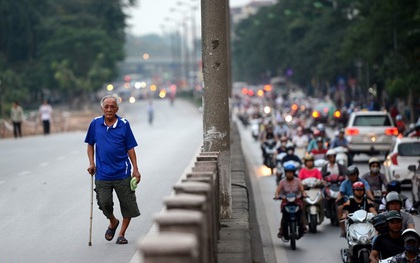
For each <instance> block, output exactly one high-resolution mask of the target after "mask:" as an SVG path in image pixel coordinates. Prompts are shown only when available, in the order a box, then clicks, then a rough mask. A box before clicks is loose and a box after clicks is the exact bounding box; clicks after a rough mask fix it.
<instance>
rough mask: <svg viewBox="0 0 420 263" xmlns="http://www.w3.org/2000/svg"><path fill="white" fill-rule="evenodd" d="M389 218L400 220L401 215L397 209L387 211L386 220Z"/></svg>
mask: <svg viewBox="0 0 420 263" xmlns="http://www.w3.org/2000/svg"><path fill="white" fill-rule="evenodd" d="M391 219H400V220H402V216H401V214H400V212H397V211H389V212H388V213H387V214H386V221H389V220H391Z"/></svg>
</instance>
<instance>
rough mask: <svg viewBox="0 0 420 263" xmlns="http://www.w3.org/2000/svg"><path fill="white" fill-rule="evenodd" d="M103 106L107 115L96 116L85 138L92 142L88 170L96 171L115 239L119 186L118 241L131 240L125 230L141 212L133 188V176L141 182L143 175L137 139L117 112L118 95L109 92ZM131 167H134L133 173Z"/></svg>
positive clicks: (110, 234) (98, 192) (98, 194)
mask: <svg viewBox="0 0 420 263" xmlns="http://www.w3.org/2000/svg"><path fill="white" fill-rule="evenodd" d="M101 109H102V112H103V114H104V115H103V116H101V117H97V118H95V119H94V120H93V121H92V122H91V123H90V126H89V129H88V131H87V134H86V138H85V142H86V143H87V144H88V145H87V155H88V158H89V167H88V168H87V170H88V172H89V174H91V176H94V175H95V186H96V188H95V192H96V199H97V202H98V206H99V209H100V210H102V212H103V214H104V215H105V216H106V217H107V218H108V220H109V226H108V229H107V230H106V232H105V239H106V240H108V241H111V240H112V239H113V238H114V235H115V232H116V230H117V228H118V225H119V224H120V221H119V220H118V219H117V218H116V217H115V215H114V202H113V191H114V190H115V192H116V193H117V196H118V200H119V202H120V208H121V214H122V217H123V220H122V225H121V229H120V231H119V234H118V238H117V242H116V243H117V244H127V243H128V241H127V239H126V238H125V232H126V230H127V228H128V225H129V224H130V221H131V218H133V217H137V216H139V215H140V211H139V208H138V206H137V201H136V195H135V192H134V191H132V190H131V179H132V177H135V178H136V182H137V183H139V182H140V179H141V174H140V172H139V169H138V166H137V157H136V152H135V150H134V147H136V146H137V142H136V139H135V138H134V135H133V132H132V130H131V127H130V123H129V122H128V121H127V120H126V119H124V118H121V117H120V116H118V115H117V112H118V99H117V98H116V97H115V96H113V95H106V96H105V97H103V98H102V100H101ZM95 146H96V151H95ZM95 153H96V163H95V159H94V157H95ZM130 161H131V163H130ZM131 168H132V169H133V173H132V174H131Z"/></svg>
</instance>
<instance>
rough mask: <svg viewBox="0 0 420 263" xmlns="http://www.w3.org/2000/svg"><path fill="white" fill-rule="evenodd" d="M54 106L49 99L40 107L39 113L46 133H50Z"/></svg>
mask: <svg viewBox="0 0 420 263" xmlns="http://www.w3.org/2000/svg"><path fill="white" fill-rule="evenodd" d="M52 112H53V110H52V107H51V105H50V104H48V100H44V101H43V103H42V105H41V106H40V107H39V115H40V118H41V121H42V126H43V128H44V135H47V134H50V127H51V117H52Z"/></svg>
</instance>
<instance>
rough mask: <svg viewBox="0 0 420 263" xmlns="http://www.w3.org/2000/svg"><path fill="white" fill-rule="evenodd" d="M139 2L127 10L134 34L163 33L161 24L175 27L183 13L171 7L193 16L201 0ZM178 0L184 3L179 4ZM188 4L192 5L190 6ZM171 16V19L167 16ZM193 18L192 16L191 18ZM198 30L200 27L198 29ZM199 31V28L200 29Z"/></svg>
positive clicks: (236, 0) (244, 0) (233, 0)
mask: <svg viewBox="0 0 420 263" xmlns="http://www.w3.org/2000/svg"><path fill="white" fill-rule="evenodd" d="M137 1H138V2H139V4H138V5H137V7H135V8H130V9H129V10H127V11H128V12H127V13H128V15H130V16H132V17H131V18H130V19H129V20H128V21H127V23H128V25H129V26H130V28H129V29H128V30H127V32H128V33H132V34H134V35H145V34H150V33H155V34H160V35H162V34H163V30H162V27H161V25H164V27H166V28H170V27H175V25H176V22H175V21H181V20H182V19H183V15H182V14H181V12H180V11H175V12H171V11H170V10H171V8H175V9H178V10H184V11H185V14H186V15H188V16H190V17H191V16H192V14H193V12H192V11H191V10H192V7H193V6H197V7H198V6H199V4H200V3H201V1H200V0H137ZM251 1H252V0H230V6H231V7H237V6H242V5H245V4H248V3H250V2H251ZM178 2H181V3H184V5H182V4H181V5H179V4H178ZM188 6H191V8H189V7H188ZM199 15H200V11H199V9H197V11H196V12H195V17H196V21H197V22H196V23H200V22H199ZM167 17H170V20H169V21H168V20H165V18H167ZM189 20H191V18H189ZM197 30H198V29H197ZM198 32H199V30H198Z"/></svg>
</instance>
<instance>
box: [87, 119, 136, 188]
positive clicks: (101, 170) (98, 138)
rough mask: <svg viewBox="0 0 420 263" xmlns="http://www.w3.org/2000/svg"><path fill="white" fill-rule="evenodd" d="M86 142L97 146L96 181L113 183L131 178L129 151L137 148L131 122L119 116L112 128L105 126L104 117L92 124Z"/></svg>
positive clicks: (93, 121)
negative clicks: (113, 181)
mask: <svg viewBox="0 0 420 263" xmlns="http://www.w3.org/2000/svg"><path fill="white" fill-rule="evenodd" d="M85 142H86V143H88V144H89V145H96V150H95V153H96V175H95V176H96V180H103V181H112V180H120V179H125V178H127V177H129V176H131V163H130V159H129V157H128V150H130V149H132V148H134V147H136V146H137V142H136V139H135V138H134V135H133V132H132V130H131V128H130V124H129V122H128V121H127V120H126V119H124V118H121V117H119V116H117V121H116V123H115V124H114V125H112V126H111V127H107V126H106V125H105V119H104V116H101V117H96V118H95V119H94V120H92V122H91V123H90V126H89V129H88V131H87V134H86V138H85Z"/></svg>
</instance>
